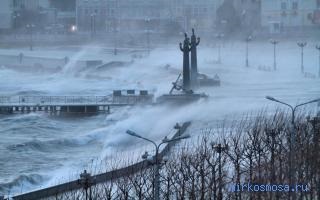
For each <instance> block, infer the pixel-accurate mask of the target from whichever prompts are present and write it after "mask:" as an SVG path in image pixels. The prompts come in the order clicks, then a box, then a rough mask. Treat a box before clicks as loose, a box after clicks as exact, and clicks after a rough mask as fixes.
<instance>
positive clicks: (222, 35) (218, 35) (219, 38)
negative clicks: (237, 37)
mask: <svg viewBox="0 0 320 200" xmlns="http://www.w3.org/2000/svg"><path fill="white" fill-rule="evenodd" d="M223 37H224V34H222V33H219V34H216V38H217V39H218V40H219V44H218V63H219V64H220V63H221V39H222V38H223Z"/></svg>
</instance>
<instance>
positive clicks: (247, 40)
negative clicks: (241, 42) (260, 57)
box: [246, 35, 252, 67]
mask: <svg viewBox="0 0 320 200" xmlns="http://www.w3.org/2000/svg"><path fill="white" fill-rule="evenodd" d="M251 40H252V36H251V35H249V36H248V37H247V38H246V67H249V42H250V41H251Z"/></svg>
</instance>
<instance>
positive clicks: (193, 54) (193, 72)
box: [190, 29, 200, 89]
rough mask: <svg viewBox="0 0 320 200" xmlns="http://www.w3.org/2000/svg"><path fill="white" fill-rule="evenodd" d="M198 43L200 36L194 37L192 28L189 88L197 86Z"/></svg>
mask: <svg viewBox="0 0 320 200" xmlns="http://www.w3.org/2000/svg"><path fill="white" fill-rule="evenodd" d="M199 44H200V38H199V37H198V38H196V36H195V34H194V29H192V36H191V43H190V46H191V88H192V89H194V88H197V87H198V86H199V82H198V61H197V46H198V45H199Z"/></svg>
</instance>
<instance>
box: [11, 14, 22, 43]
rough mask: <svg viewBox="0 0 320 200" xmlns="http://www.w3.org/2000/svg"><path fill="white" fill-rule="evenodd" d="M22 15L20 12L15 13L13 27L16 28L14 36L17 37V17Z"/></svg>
mask: <svg viewBox="0 0 320 200" xmlns="http://www.w3.org/2000/svg"><path fill="white" fill-rule="evenodd" d="M19 17H20V14H19V13H15V14H14V15H13V16H12V18H13V29H14V38H17V19H18V18H19Z"/></svg>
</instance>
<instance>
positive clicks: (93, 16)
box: [90, 13, 96, 39]
mask: <svg viewBox="0 0 320 200" xmlns="http://www.w3.org/2000/svg"><path fill="white" fill-rule="evenodd" d="M90 20H91V26H90V27H91V39H92V38H93V36H94V35H95V34H96V14H95V13H92V14H91V15H90Z"/></svg>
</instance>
